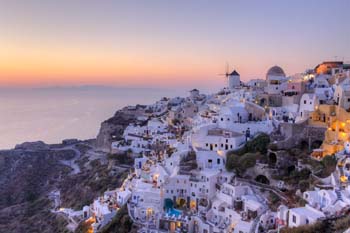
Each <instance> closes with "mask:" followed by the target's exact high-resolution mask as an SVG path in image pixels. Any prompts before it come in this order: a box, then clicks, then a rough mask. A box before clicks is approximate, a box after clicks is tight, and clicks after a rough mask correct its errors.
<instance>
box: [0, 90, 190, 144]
mask: <svg viewBox="0 0 350 233" xmlns="http://www.w3.org/2000/svg"><path fill="white" fill-rule="evenodd" d="M178 95H179V96H184V95H187V93H186V91H185V90H169V89H154V88H111V87H99V86H97V87H95V86H84V87H66V88H61V87H59V88H56V87H54V88H34V89H13V88H11V89H6V88H2V89H0V149H10V148H13V147H14V146H15V145H16V144H19V143H22V142H25V141H37V140H42V141H44V142H47V143H58V142H61V141H62V139H66V138H79V139H90V138H95V137H96V135H97V133H98V130H99V127H100V124H101V122H102V121H104V120H106V119H108V118H109V117H111V116H112V115H113V114H114V113H115V112H116V110H118V109H120V108H122V107H124V106H127V105H135V104H151V103H153V102H155V101H157V100H159V99H160V98H162V97H164V96H166V97H174V96H178Z"/></svg>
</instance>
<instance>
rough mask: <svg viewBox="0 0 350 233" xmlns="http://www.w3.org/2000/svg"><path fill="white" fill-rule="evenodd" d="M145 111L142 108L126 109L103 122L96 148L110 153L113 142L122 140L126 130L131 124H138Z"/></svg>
mask: <svg viewBox="0 0 350 233" xmlns="http://www.w3.org/2000/svg"><path fill="white" fill-rule="evenodd" d="M143 114H144V111H143V110H142V108H140V107H135V108H134V109H128V108H124V109H122V110H119V111H117V112H116V113H115V114H114V116H113V117H111V118H109V119H108V120H106V121H104V122H102V124H101V128H100V131H99V133H98V135H97V137H96V147H97V148H98V149H100V150H102V151H105V152H109V151H110V149H111V143H112V142H113V141H117V140H121V139H122V136H123V132H124V130H125V128H126V127H127V126H128V125H129V124H130V123H136V122H137V117H138V116H142V115H143Z"/></svg>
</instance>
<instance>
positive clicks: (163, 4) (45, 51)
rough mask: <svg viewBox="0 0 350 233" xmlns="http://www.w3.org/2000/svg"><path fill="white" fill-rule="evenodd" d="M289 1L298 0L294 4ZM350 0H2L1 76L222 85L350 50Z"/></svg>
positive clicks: (38, 81)
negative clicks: (234, 76)
mask: <svg viewBox="0 0 350 233" xmlns="http://www.w3.org/2000/svg"><path fill="white" fill-rule="evenodd" d="M288 3H289V4H288ZM349 9H350V1H348V0H343V1H341V0H336V1H331V0H329V1H320V0H310V1H305V0H298V1H279V0H276V1H272V0H271V1H270V0H267V1H264V0H256V1H244V0H242V1H223V0H222V1H221V0H219V1H210V0H207V1H199V0H197V1H196V0H193V1H188V0H179V1H166V0H162V1H160V0H159V1H155V0H154V1H153V0H150V1H146V0H144V1H107V0H106V1H99V0H95V1H90V0H80V1H78V0H60V1H57V0H55V1H53V0H52V1H50V0H48V1H40V0H37V1H34V0H25V1H23V0H21V1H20V0H7V1H5V0H4V1H1V2H0V86H52V85H86V84H92V85H95V84H98V85H115V86H137V87H139V86H141V87H150V86H151V87H158V86H159V87H163V86H171V87H177V86H179V87H184V86H189V87H193V85H196V86H199V87H200V86H211V85H221V84H220V83H223V77H220V76H218V75H217V74H219V73H223V72H224V68H225V63H226V62H228V63H229V64H230V66H231V67H232V68H235V69H237V70H238V72H239V73H240V74H241V77H242V79H244V80H248V79H250V78H263V77H264V76H265V73H266V71H267V69H268V68H269V67H270V66H273V65H280V66H281V67H282V68H284V70H285V72H286V73H287V74H293V73H296V72H302V71H304V70H305V69H306V68H313V67H314V66H315V65H317V64H318V63H319V62H322V61H323V60H333V59H335V57H336V56H337V59H338V60H343V59H344V60H345V61H349V60H350V44H349V42H350V14H349Z"/></svg>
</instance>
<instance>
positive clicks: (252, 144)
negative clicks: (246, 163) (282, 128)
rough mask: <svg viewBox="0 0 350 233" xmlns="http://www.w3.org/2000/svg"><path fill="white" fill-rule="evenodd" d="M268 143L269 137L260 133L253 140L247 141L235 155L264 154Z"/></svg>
mask: <svg viewBox="0 0 350 233" xmlns="http://www.w3.org/2000/svg"><path fill="white" fill-rule="evenodd" d="M269 143H270V136H269V135H267V134H265V133H262V134H259V135H258V136H256V137H255V138H253V139H252V140H251V141H248V142H247V143H246V144H245V145H244V146H243V147H242V148H241V149H239V150H237V151H235V153H236V154H239V155H243V154H245V153H255V152H260V153H261V154H266V153H267V148H268V145H269Z"/></svg>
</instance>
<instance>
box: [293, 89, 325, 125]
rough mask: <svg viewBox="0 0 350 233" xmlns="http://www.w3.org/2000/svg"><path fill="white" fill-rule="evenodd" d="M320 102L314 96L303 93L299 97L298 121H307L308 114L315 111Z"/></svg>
mask: <svg viewBox="0 0 350 233" xmlns="http://www.w3.org/2000/svg"><path fill="white" fill-rule="evenodd" d="M319 104H320V102H319V100H318V98H317V96H316V95H315V94H311V93H305V94H303V95H302V96H301V99H300V105H299V114H298V118H297V119H298V120H304V119H308V118H309V117H310V113H312V112H313V111H315V110H316V109H317V108H318V106H319Z"/></svg>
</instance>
